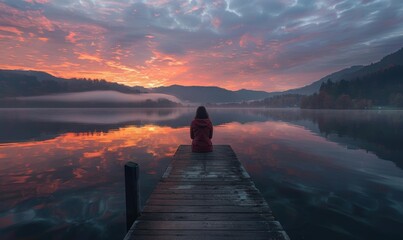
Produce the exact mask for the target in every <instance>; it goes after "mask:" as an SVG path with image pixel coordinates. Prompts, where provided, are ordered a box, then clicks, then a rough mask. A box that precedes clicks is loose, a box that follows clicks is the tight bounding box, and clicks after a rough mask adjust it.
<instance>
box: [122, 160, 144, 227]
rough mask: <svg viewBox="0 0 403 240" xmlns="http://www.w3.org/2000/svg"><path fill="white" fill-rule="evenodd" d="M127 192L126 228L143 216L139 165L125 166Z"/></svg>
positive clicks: (129, 164)
mask: <svg viewBox="0 0 403 240" xmlns="http://www.w3.org/2000/svg"><path fill="white" fill-rule="evenodd" d="M125 192H126V227H127V231H129V229H130V227H131V226H132V225H133V223H134V222H135V221H136V219H137V218H138V217H139V216H140V214H141V206H140V183H139V166H138V164H137V163H134V162H128V163H126V164H125Z"/></svg>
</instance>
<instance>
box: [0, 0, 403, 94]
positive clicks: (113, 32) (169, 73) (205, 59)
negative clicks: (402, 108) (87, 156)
mask: <svg viewBox="0 0 403 240" xmlns="http://www.w3.org/2000/svg"><path fill="white" fill-rule="evenodd" d="M402 22H403V3H402V2H401V1H388V0H348V1H343V0H332V1H293V0H276V1H265V0H256V1H243V0H206V1H203V0H188V1H170V0H135V1H128V0H119V1H109V0H66V1H65V0H2V1H0V48H1V54H0V68H1V69H26V70H39V71H46V72H49V73H51V74H54V75H55V76H59V77H65V78H72V77H79V78H81V77H85V78H102V79H106V80H108V81H114V82H118V83H122V84H126V85H130V86H135V85H138V86H144V87H157V86H166V85H172V84H180V85H205V86H212V85H214V86H219V87H224V88H228V89H232V90H237V89H241V88H248V89H256V90H266V91H279V90H287V89H290V88H296V87H301V86H304V85H306V84H309V83H312V82H314V81H316V80H318V79H320V78H321V77H323V76H325V75H326V74H329V73H331V72H334V71H337V70H340V69H342V68H345V67H349V66H352V65H358V64H369V63H371V62H375V61H378V60H379V59H380V58H381V57H383V56H385V55H386V54H389V53H392V52H393V51H396V50H397V49H399V48H401V47H402V45H401V43H402V42H403V25H402V24H401V23H402Z"/></svg>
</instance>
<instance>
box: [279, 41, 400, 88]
mask: <svg viewBox="0 0 403 240" xmlns="http://www.w3.org/2000/svg"><path fill="white" fill-rule="evenodd" d="M402 65H403V48H401V49H400V50H398V51H396V52H394V53H392V54H389V55H387V56H386V57H384V58H382V59H381V60H380V61H379V62H376V63H373V64H370V65H367V66H352V67H350V68H345V69H343V70H341V71H338V72H335V73H332V74H329V75H327V76H325V77H323V78H321V79H320V80H318V81H315V82H313V83H312V84H309V85H307V86H304V87H301V88H296V89H291V90H288V91H284V92H277V93H273V94H275V95H279V94H302V95H310V94H313V93H315V92H318V91H319V88H320V86H321V84H322V83H324V82H326V81H328V80H331V81H332V82H334V83H335V82H339V81H341V80H343V79H344V80H346V81H350V80H354V79H357V78H362V77H364V76H366V75H369V74H372V73H377V72H378V71H381V70H383V69H387V68H390V67H393V66H402Z"/></svg>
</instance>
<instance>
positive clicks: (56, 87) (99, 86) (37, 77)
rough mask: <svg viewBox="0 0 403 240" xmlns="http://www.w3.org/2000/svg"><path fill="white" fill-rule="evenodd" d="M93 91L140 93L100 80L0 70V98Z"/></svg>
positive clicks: (130, 88) (127, 87)
mask: <svg viewBox="0 0 403 240" xmlns="http://www.w3.org/2000/svg"><path fill="white" fill-rule="evenodd" d="M95 90H114V91H118V92H123V93H139V92H140V91H139V90H137V89H134V88H132V87H129V86H125V85H122V84H118V83H112V82H107V81H105V80H100V79H84V78H81V79H77V78H73V79H64V78H58V77H55V76H52V75H50V74H48V73H45V72H36V71H19V70H17V71H14V70H0V98H2V97H20V96H38V95H46V94H54V93H67V92H85V91H95Z"/></svg>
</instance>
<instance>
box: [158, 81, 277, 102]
mask: <svg viewBox="0 0 403 240" xmlns="http://www.w3.org/2000/svg"><path fill="white" fill-rule="evenodd" d="M152 91H153V92H156V93H164V94H169V95H173V96H175V97H177V98H179V99H181V100H183V101H189V102H197V103H228V102H241V101H249V100H258V99H263V98H266V97H269V96H271V94H270V93H268V92H264V91H253V90H246V89H242V90H238V91H231V90H227V89H224V88H219V87H204V86H181V85H172V86H168V87H158V88H154V89H152Z"/></svg>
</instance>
